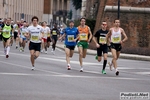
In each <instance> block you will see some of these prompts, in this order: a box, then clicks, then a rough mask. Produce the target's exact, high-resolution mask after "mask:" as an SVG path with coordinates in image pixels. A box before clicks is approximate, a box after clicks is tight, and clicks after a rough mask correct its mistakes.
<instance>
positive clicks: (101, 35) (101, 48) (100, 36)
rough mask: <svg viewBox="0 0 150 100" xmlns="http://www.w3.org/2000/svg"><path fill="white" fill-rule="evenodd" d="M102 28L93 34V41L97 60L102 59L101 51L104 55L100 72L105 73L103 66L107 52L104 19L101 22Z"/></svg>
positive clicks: (105, 62)
mask: <svg viewBox="0 0 150 100" xmlns="http://www.w3.org/2000/svg"><path fill="white" fill-rule="evenodd" d="M101 27H102V29H100V30H98V31H97V32H96V34H95V35H94V38H93V41H94V43H95V44H96V47H97V57H96V58H97V60H98V61H99V62H100V61H101V59H102V53H103V56H104V61H103V69H102V74H106V72H105V67H106V64H107V53H108V47H107V43H106V35H107V33H108V31H107V29H106V28H107V23H106V22H105V21H103V22H102V24H101Z"/></svg>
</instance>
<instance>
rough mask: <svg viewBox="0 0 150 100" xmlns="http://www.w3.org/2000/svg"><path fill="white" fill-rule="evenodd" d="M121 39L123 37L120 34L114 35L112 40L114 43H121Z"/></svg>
mask: <svg viewBox="0 0 150 100" xmlns="http://www.w3.org/2000/svg"><path fill="white" fill-rule="evenodd" d="M120 41H121V38H120V37H119V36H116V37H113V38H112V42H113V43H119V42H120Z"/></svg>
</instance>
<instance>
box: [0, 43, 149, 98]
mask: <svg viewBox="0 0 150 100" xmlns="http://www.w3.org/2000/svg"><path fill="white" fill-rule="evenodd" d="M48 51H49V52H48V54H44V53H42V54H40V57H39V58H38V59H37V60H36V64H35V67H36V69H35V71H31V63H30V59H29V57H30V55H29V50H28V48H26V49H25V52H24V53H22V52H19V50H18V49H15V46H14V45H13V46H12V47H11V51H10V57H9V58H8V59H6V58H5V56H4V54H3V46H2V43H0V100H120V92H150V62H147V61H136V60H127V59H119V61H118V68H119V70H120V75H119V76H115V71H110V70H109V67H107V69H106V72H107V74H106V75H103V74H101V69H102V62H100V63H99V62H97V61H96V60H95V59H94V58H95V57H94V56H92V55H87V57H86V59H84V72H79V70H80V66H79V62H78V54H74V56H73V58H72V59H71V67H72V70H70V71H68V70H67V66H66V61H65V53H64V51H62V50H60V49H56V54H55V55H53V54H52V53H51V52H50V51H51V49H48ZM110 60H111V58H108V61H110Z"/></svg>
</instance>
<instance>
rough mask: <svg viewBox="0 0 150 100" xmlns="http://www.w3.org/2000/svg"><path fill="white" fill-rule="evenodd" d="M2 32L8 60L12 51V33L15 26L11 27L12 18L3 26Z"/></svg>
mask: <svg viewBox="0 0 150 100" xmlns="http://www.w3.org/2000/svg"><path fill="white" fill-rule="evenodd" d="M0 31H1V32H2V40H3V45H4V54H5V55H6V58H8V57H9V51H10V38H11V31H13V26H12V25H11V19H10V18H7V20H6V24H3V25H2V26H1V28H0Z"/></svg>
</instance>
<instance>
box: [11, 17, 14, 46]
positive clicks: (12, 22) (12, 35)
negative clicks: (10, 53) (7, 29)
mask: <svg viewBox="0 0 150 100" xmlns="http://www.w3.org/2000/svg"><path fill="white" fill-rule="evenodd" d="M11 25H12V26H13V25H14V21H13V20H11ZM13 41H14V34H13V33H12V31H11V39H10V45H11V46H12V45H13Z"/></svg>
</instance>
